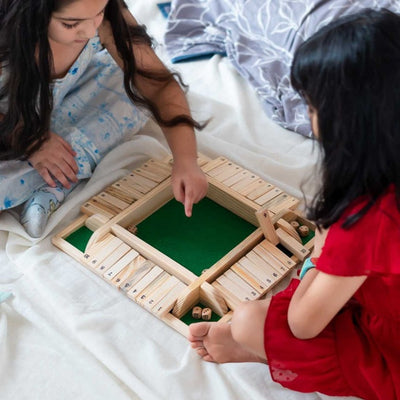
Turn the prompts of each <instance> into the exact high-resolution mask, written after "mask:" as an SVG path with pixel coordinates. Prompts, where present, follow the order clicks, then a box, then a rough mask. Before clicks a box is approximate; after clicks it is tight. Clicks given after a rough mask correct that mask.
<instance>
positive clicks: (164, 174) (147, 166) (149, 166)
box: [140, 160, 171, 180]
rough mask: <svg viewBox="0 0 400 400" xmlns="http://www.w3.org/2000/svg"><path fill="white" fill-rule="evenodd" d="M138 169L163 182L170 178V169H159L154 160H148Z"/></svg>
mask: <svg viewBox="0 0 400 400" xmlns="http://www.w3.org/2000/svg"><path fill="white" fill-rule="evenodd" d="M140 168H141V169H142V170H144V171H146V172H148V173H152V174H154V175H156V176H159V177H160V179H162V180H165V179H167V178H168V177H170V176H171V169H168V170H167V169H166V168H165V167H161V166H160V164H157V163H156V162H155V161H154V160H149V161H148V162H146V163H144V164H143V165H142V166H141V167H140Z"/></svg>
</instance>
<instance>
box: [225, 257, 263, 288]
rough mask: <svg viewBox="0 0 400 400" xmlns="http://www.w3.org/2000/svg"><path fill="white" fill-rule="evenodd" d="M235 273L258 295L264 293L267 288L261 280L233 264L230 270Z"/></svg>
mask: <svg viewBox="0 0 400 400" xmlns="http://www.w3.org/2000/svg"><path fill="white" fill-rule="evenodd" d="M230 269H231V270H232V271H233V272H235V273H236V274H238V275H239V276H240V277H241V278H242V279H243V280H244V281H245V282H247V283H248V284H249V285H250V286H251V287H252V288H253V289H254V290H257V292H258V293H264V292H265V289H266V286H265V285H264V284H263V283H262V282H261V281H259V280H257V279H254V277H253V276H252V275H250V274H248V273H247V272H246V271H245V270H244V269H243V268H242V267H241V266H240V265H239V264H237V263H236V264H233V265H232V267H231V268H230Z"/></svg>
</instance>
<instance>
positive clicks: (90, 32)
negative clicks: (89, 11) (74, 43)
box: [79, 18, 101, 39]
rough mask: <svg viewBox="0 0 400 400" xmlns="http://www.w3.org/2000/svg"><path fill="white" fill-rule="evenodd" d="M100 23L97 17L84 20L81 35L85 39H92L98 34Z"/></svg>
mask: <svg viewBox="0 0 400 400" xmlns="http://www.w3.org/2000/svg"><path fill="white" fill-rule="evenodd" d="M100 23H101V21H100ZM100 23H99V21H98V20H97V18H94V19H88V20H86V21H84V23H83V24H82V25H81V31H80V35H79V36H81V37H83V38H85V39H91V38H92V37H94V36H95V35H96V32H97V28H98V27H99V25H100Z"/></svg>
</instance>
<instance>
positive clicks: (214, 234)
mask: <svg viewBox="0 0 400 400" xmlns="http://www.w3.org/2000/svg"><path fill="white" fill-rule="evenodd" d="M137 228H138V231H137V236H138V237H139V238H141V239H142V240H144V241H145V242H146V243H148V244H150V245H151V246H153V247H154V248H156V249H157V250H159V251H161V252H162V253H164V254H166V255H167V256H169V257H170V258H172V259H173V260H174V261H176V262H178V263H179V264H181V265H183V266H184V267H185V268H187V269H188V270H190V271H192V272H193V273H194V274H195V275H197V276H200V275H201V273H202V271H203V270H204V269H207V268H209V267H211V266H212V265H213V264H215V263H216V262H217V261H218V260H220V259H221V258H222V257H223V256H225V255H226V254H227V253H228V252H229V251H230V250H232V249H233V248H234V247H235V246H236V245H238V244H239V243H240V242H242V241H243V240H244V239H245V238H246V237H248V236H249V235H250V234H251V233H252V232H254V231H255V230H256V227H255V226H254V225H252V224H250V223H249V222H247V221H245V220H243V219H242V218H240V217H238V216H237V215H236V214H234V213H232V212H231V211H229V210H227V209H226V208H224V207H222V206H220V205H218V204H217V203H215V202H214V201H212V200H210V199H208V198H204V199H203V200H201V201H200V202H199V203H198V204H195V205H194V207H193V215H192V217H190V218H187V217H186V216H185V214H184V209H183V206H182V204H181V203H179V202H177V201H176V200H171V201H169V202H168V203H166V204H165V205H164V206H162V207H161V208H160V209H159V210H157V211H156V212H154V213H153V214H152V215H150V216H149V217H148V218H146V219H145V220H144V221H142V222H141V223H140V224H138V225H137Z"/></svg>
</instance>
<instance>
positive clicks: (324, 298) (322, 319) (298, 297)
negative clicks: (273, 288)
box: [288, 230, 367, 339]
mask: <svg viewBox="0 0 400 400" xmlns="http://www.w3.org/2000/svg"><path fill="white" fill-rule="evenodd" d="M328 232H329V230H321V231H320V230H317V231H316V232H315V239H314V250H313V253H312V255H311V257H319V256H320V255H321V252H322V250H323V246H324V244H325V239H326V237H327V234H328ZM366 279H367V277H366V276H355V277H344V276H335V275H330V274H326V273H324V272H321V271H318V270H317V269H315V268H312V269H310V270H309V271H308V272H307V273H306V275H305V276H304V278H303V279H302V281H301V282H300V285H299V286H298V287H297V289H296V292H295V293H294V295H293V297H292V300H291V301H290V305H289V310H288V324H289V327H290V329H291V331H292V333H293V335H294V336H296V337H297V338H299V339H310V338H313V337H315V336H317V335H318V334H319V333H320V332H321V331H322V330H323V329H324V328H325V327H326V326H327V325H328V323H329V322H330V321H331V320H332V319H333V317H334V316H335V315H336V314H337V313H338V312H339V311H340V309H341V308H342V307H343V306H344V305H345V304H346V303H347V301H348V300H349V299H350V298H351V297H352V296H353V294H354V293H355V292H356V291H357V289H358V288H359V287H360V286H361V285H362V284H363V283H364V281H365V280H366Z"/></svg>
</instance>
